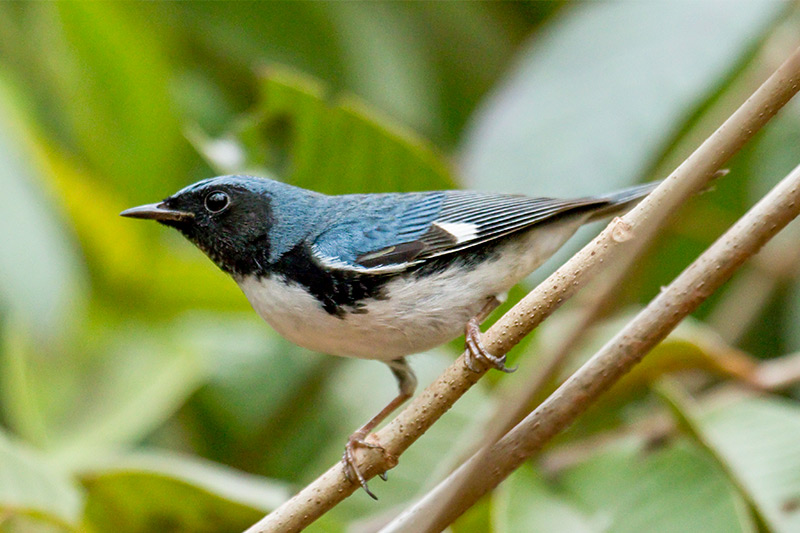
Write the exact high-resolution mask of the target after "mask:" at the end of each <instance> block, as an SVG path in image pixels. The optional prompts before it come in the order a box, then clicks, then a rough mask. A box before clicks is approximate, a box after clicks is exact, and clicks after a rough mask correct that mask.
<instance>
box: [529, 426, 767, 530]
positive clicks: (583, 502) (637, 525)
mask: <svg viewBox="0 0 800 533" xmlns="http://www.w3.org/2000/svg"><path fill="white" fill-rule="evenodd" d="M555 485H556V487H558V488H559V489H560V493H561V494H564V495H566V499H567V501H569V502H572V505H573V506H576V507H577V508H578V509H582V510H583V513H584V515H588V516H590V522H589V523H591V524H593V525H594V526H595V527H594V529H593V530H594V531H597V532H598V533H599V532H615V533H622V532H628V531H630V532H640V531H658V532H659V533H667V532H671V531H674V532H676V533H680V532H684V531H694V530H696V529H697V528H698V527H701V528H702V530H703V531H705V532H715V531H719V532H720V533H732V532H735V531H743V532H755V531H756V527H755V525H754V524H753V521H752V518H751V517H750V516H749V514H748V513H747V510H746V505H745V503H744V501H743V499H742V497H741V496H740V495H739V494H738V493H737V492H736V489H735V486H734V484H733V483H731V481H730V480H729V479H727V477H726V475H725V472H724V471H723V469H721V468H720V467H719V466H718V465H717V464H716V463H715V462H714V461H713V459H712V458H711V457H709V456H708V455H707V454H706V453H705V452H704V451H703V450H700V449H698V448H697V447H695V446H692V445H691V443H690V442H687V441H686V440H678V441H675V442H673V443H670V444H669V446H668V447H666V448H662V449H658V450H655V451H652V450H650V451H648V450H647V449H645V448H643V447H642V445H641V443H637V442H634V441H629V442H622V443H617V444H615V445H612V446H611V447H609V448H608V449H600V450H598V452H597V453H595V454H593V455H592V456H591V457H590V458H588V459H586V460H585V461H582V462H581V463H579V464H578V465H576V466H573V467H570V468H568V469H566V470H565V471H562V472H560V473H559V475H558V477H557V482H556V483H555ZM556 512H563V509H557V510H556ZM547 523H548V522H545V524H547ZM531 531H546V529H531Z"/></svg>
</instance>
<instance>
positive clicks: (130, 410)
mask: <svg viewBox="0 0 800 533" xmlns="http://www.w3.org/2000/svg"><path fill="white" fill-rule="evenodd" d="M125 335H126V336H129V337H128V338H127V339H124V338H123V339H117V341H116V343H115V345H113V346H111V347H110V349H109V350H108V353H107V356H106V358H105V360H104V363H103V364H102V365H101V366H100V368H98V369H96V373H92V374H89V375H88V376H87V377H88V378H89V379H91V381H92V383H94V385H93V386H88V384H85V387H84V388H83V389H82V393H81V395H80V396H79V397H78V398H77V399H76V400H75V403H76V404H77V405H78V406H79V407H80V408H82V409H81V410H79V414H78V415H77V416H76V415H73V416H74V418H72V419H71V420H68V421H67V420H64V421H62V424H63V426H62V427H61V428H60V429H61V430H62V431H61V437H60V439H59V441H58V442H57V443H56V445H55V449H54V452H55V453H57V455H58V457H59V458H60V459H62V460H64V461H67V462H70V463H71V462H73V461H80V460H81V458H82V457H85V456H86V454H92V453H95V451H96V450H97V449H102V448H104V447H107V446H119V445H127V444H130V443H135V442H137V441H139V440H141V439H142V438H144V437H145V436H146V435H148V434H149V433H151V432H152V431H153V430H154V429H155V428H157V427H158V426H159V425H160V424H162V423H163V422H164V421H165V420H166V419H168V418H169V417H170V416H171V415H173V414H174V413H175V412H176V411H177V410H178V409H179V408H180V406H181V405H183V403H184V402H185V401H186V399H187V398H188V397H189V396H190V395H191V394H192V393H193V392H194V391H195V390H197V388H198V387H199V386H200V384H201V383H202V382H203V380H204V379H205V377H206V375H207V368H206V365H205V363H204V362H203V359H202V358H201V357H200V354H199V353H198V352H197V351H195V350H192V349H191V346H189V347H187V346H185V345H184V344H185V343H182V342H181V339H180V337H178V338H172V339H170V338H169V337H166V336H158V335H153V332H152V331H150V332H149V333H148V334H147V335H146V334H144V332H142V331H139V330H137V329H136V328H133V327H130V326H128V328H127V329H126V333H125ZM148 335H149V338H148ZM170 341H171V342H170ZM87 374H88V373H87ZM67 422H69V423H68V425H67Z"/></svg>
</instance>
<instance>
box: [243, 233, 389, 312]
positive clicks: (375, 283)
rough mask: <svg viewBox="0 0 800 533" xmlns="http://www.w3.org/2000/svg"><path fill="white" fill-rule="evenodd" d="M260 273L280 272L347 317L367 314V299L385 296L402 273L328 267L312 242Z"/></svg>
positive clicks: (288, 253) (332, 310) (292, 251)
mask: <svg viewBox="0 0 800 533" xmlns="http://www.w3.org/2000/svg"><path fill="white" fill-rule="evenodd" d="M258 275H259V276H260V277H269V276H273V275H277V276H281V277H283V278H285V279H287V280H289V281H292V282H294V283H297V284H299V285H301V286H302V287H303V288H304V289H305V290H306V291H308V292H309V293H310V294H311V295H312V296H314V298H316V299H317V300H318V301H319V302H320V305H321V306H322V308H323V309H324V310H325V311H327V312H328V313H330V314H331V315H335V316H337V317H339V318H344V317H345V316H346V315H347V314H348V313H366V312H367V309H366V307H365V303H364V301H365V300H368V299H376V300H382V299H384V298H385V286H386V283H388V282H389V281H390V280H391V279H393V278H395V277H397V275H398V274H377V275H376V274H362V273H359V272H353V271H348V270H333V269H326V268H325V267H323V266H320V265H319V264H318V263H317V261H316V260H315V259H314V257H313V256H312V252H311V249H310V247H309V245H308V244H307V243H305V242H301V243H299V244H298V245H297V246H295V247H294V248H292V249H291V250H290V251H289V252H287V253H285V254H284V255H283V256H282V257H281V258H280V259H279V260H278V261H277V262H276V263H274V264H272V265H270V266H269V268H268V269H266V270H263V271H262V272H261V273H259V274H258Z"/></svg>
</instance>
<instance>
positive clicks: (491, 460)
mask: <svg viewBox="0 0 800 533" xmlns="http://www.w3.org/2000/svg"><path fill="white" fill-rule="evenodd" d="M798 214H800V166H798V167H796V168H795V169H794V170H793V171H792V172H791V173H790V174H789V175H788V176H786V177H785V178H784V179H783V180H782V181H781V182H780V183H779V184H778V185H777V186H776V187H775V188H774V189H772V191H770V193H769V194H767V196H765V197H764V198H763V199H762V200H761V201H760V202H758V204H756V205H755V207H753V208H752V209H751V210H750V211H748V212H747V214H745V216H743V217H742V218H741V219H739V221H738V222H737V223H736V224H734V226H733V227H732V228H731V229H729V230H728V231H727V232H726V233H725V234H724V235H723V236H722V237H720V238H719V239H718V240H717V241H716V242H715V243H714V244H713V245H712V246H711V247H710V248H709V249H708V250H706V251H705V252H704V253H703V254H702V255H701V256H700V257H699V258H698V259H697V260H696V261H695V262H694V263H692V264H691V265H689V267H687V268H686V270H684V271H683V272H682V273H681V274H680V275H679V276H678V277H677V278H675V280H674V281H673V282H672V283H671V284H670V285H669V286H668V287H667V288H666V289H664V290H662V291H661V293H659V295H658V296H656V297H655V298H654V299H653V300H652V301H651V302H650V304H648V306H647V307H645V309H644V310H642V311H641V312H640V313H639V314H638V315H637V316H636V317H635V318H634V319H633V320H632V321H631V322H629V323H628V324H627V325H626V326H625V327H624V328H623V329H622V331H620V332H619V333H617V335H615V336H614V338H612V339H611V340H610V341H608V342H607V343H606V345H605V346H603V347H602V348H601V349H600V351H598V352H597V353H596V354H595V355H594V356H592V358H591V359H590V360H589V361H587V362H586V364H584V365H583V366H582V367H581V368H580V369H579V370H578V371H577V372H575V374H573V375H572V376H571V377H570V378H569V379H568V380H567V381H565V382H564V384H563V385H561V387H559V388H558V389H557V390H556V391H555V392H554V393H553V394H552V395H551V396H550V397H549V398H548V399H547V400H545V401H544V402H543V403H542V404H541V405H540V406H539V407H537V408H536V409H535V410H534V411H533V413H531V414H530V415H528V416H527V417H526V418H525V420H523V421H522V422H521V423H520V424H518V425H517V426H516V427H515V428H514V429H513V430H512V431H510V432H509V433H508V434H506V436H505V437H503V438H502V439H501V440H500V441H499V442H497V443H496V444H495V445H494V446H492V447H491V449H490V450H489V452H488V453H486V454H482V455H481V456H480V457H484V458H485V459H484V460H483V462H482V464H480V465H473V464H471V463H472V462H473V459H470V461H468V462H467V463H465V464H464V465H462V466H461V467H460V468H459V469H458V470H456V471H455V472H454V473H453V474H452V475H451V476H450V477H448V478H447V479H445V480H444V481H443V482H442V483H440V484H439V485H438V486H437V487H436V488H434V489H433V490H432V491H431V492H429V493H428V494H427V495H426V496H425V497H424V498H423V499H422V500H421V501H420V502H418V503H417V504H416V505H415V506H414V507H412V508H411V509H410V510H409V511H407V512H406V513H404V514H403V515H401V516H400V517H399V518H398V519H397V520H396V521H395V522H393V524H391V525H390V527H388V528H386V529H385V530H384V531H415V532H417V531H441V530H442V529H443V528H445V527H446V526H447V525H448V524H450V523H451V522H453V520H455V519H456V518H458V517H459V516H460V515H461V513H463V512H464V511H465V510H467V509H468V508H469V507H470V506H472V505H473V504H474V503H475V502H476V501H477V500H478V499H479V498H480V497H481V496H483V495H484V494H486V493H487V492H489V491H490V490H492V489H493V488H494V487H496V486H497V485H498V484H499V483H500V482H501V481H502V480H503V479H505V478H506V477H507V476H508V475H509V474H510V473H511V472H513V471H514V470H515V469H516V468H517V467H519V465H520V464H522V462H523V461H525V460H527V459H528V458H530V457H531V456H532V455H533V454H535V453H537V452H538V451H540V450H541V449H542V447H543V446H544V444H545V443H547V442H548V441H549V440H550V439H552V438H553V437H554V436H555V435H557V434H558V433H559V432H561V431H562V430H564V429H565V428H566V427H567V426H568V425H570V424H571V423H572V422H573V421H574V420H575V419H576V418H577V417H578V416H579V415H580V414H581V413H583V412H584V411H585V410H586V409H587V408H588V407H589V406H590V405H591V404H592V403H593V402H594V401H596V400H597V398H598V397H599V396H600V395H601V394H602V393H603V392H605V391H606V390H608V389H609V388H610V387H611V386H612V385H613V384H614V383H616V382H617V380H619V378H621V377H622V376H623V375H624V374H626V373H627V372H628V371H630V369H631V368H633V366H634V365H635V364H636V363H638V362H639V361H640V360H641V359H642V358H643V357H644V356H645V355H646V354H647V353H648V352H649V351H650V350H651V349H652V348H654V347H655V346H656V344H658V343H659V342H661V341H662V340H663V339H664V338H665V337H666V336H667V335H668V334H669V333H670V332H671V331H672V330H673V329H674V328H675V326H677V325H678V324H679V323H680V322H681V320H683V319H684V318H685V317H686V316H687V315H688V314H689V313H691V312H692V311H694V310H695V309H696V308H697V306H698V305H700V304H701V303H702V302H703V301H705V300H706V298H708V297H709V296H710V295H711V294H713V293H714V291H716V290H717V289H718V288H719V287H720V286H721V285H722V284H723V283H724V282H725V281H727V280H728V279H729V278H730V277H731V276H732V275H733V273H734V272H735V271H736V270H737V269H738V268H739V267H740V266H741V265H742V263H744V262H745V260H747V259H748V258H749V257H750V256H752V255H753V254H755V253H756V252H758V250H760V249H761V247H762V246H763V245H764V244H765V243H766V242H767V241H768V240H769V239H771V238H772V237H773V236H774V235H775V234H776V233H778V232H779V231H780V230H781V229H783V227H784V226H786V224H788V223H789V222H790V221H791V220H793V219H794V218H795V217H796V216H798ZM475 457H478V456H475ZM470 469H477V470H479V471H481V472H482V473H483V475H482V476H481V478H480V479H477V480H476V479H475V478H471V479H472V482H471V483H463V482H462V479H461V478H462V477H463V474H462V472H466V471H469V470H470ZM451 486H457V487H458V497H456V498H452V499H450V501H451V505H450V506H448V507H445V508H442V509H441V513H440V514H439V515H438V516H436V517H435V521H431V515H430V509H431V508H436V509H438V505H437V502H438V501H439V500H440V499H441V498H442V497H444V496H445V495H447V494H449V492H450V487H451Z"/></svg>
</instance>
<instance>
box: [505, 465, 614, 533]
mask: <svg viewBox="0 0 800 533" xmlns="http://www.w3.org/2000/svg"><path fill="white" fill-rule="evenodd" d="M492 525H493V527H492V531H493V532H495V533H504V532H508V533H515V532H518V531H526V532H528V533H534V532H537V531H541V532H542V533H544V532H547V531H559V532H562V533H593V532H599V531H603V529H604V528H603V527H602V524H601V523H598V521H597V520H594V521H592V518H591V517H590V516H588V515H587V514H586V513H585V512H583V510H582V509H579V508H578V506H577V505H575V503H574V502H570V501H569V500H568V499H567V498H565V497H563V496H559V495H558V494H556V493H555V491H554V490H553V488H552V487H551V486H549V485H548V483H547V481H546V480H544V479H542V477H541V476H540V475H539V474H538V473H537V472H536V471H534V469H533V468H531V466H530V465H529V464H525V465H523V466H522V467H520V468H519V469H518V470H516V471H515V472H514V473H513V474H511V476H509V477H508V479H507V480H505V481H504V482H503V483H502V484H501V485H500V486H499V487H498V488H497V490H496V491H495V492H494V494H493V496H492Z"/></svg>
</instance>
